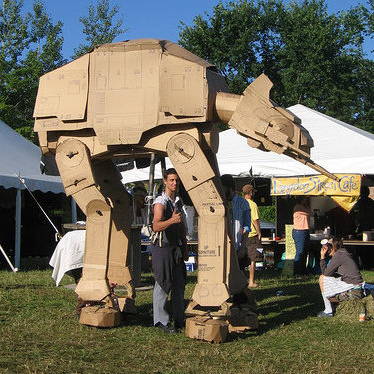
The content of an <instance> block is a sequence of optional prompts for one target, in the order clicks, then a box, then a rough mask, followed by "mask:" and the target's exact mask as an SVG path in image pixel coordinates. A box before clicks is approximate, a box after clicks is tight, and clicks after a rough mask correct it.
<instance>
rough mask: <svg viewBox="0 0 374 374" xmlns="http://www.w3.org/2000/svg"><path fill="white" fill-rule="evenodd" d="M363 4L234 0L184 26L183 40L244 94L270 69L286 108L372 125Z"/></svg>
mask: <svg viewBox="0 0 374 374" xmlns="http://www.w3.org/2000/svg"><path fill="white" fill-rule="evenodd" d="M370 1H372V0H370ZM363 9H364V8H362V7H361V6H360V7H354V8H352V9H350V10H349V11H346V12H342V13H338V14H331V15H330V14H328V12H327V6H326V2H325V0H302V1H301V0H299V1H291V2H290V3H288V4H286V3H285V2H283V1H278V0H258V1H253V0H252V1H245V0H241V1H236V2H229V3H227V4H219V5H217V6H216V7H215V8H214V9H213V14H212V15H211V16H209V15H205V16H204V17H203V16H197V17H195V19H194V21H193V25H192V26H186V25H185V24H182V26H181V33H180V43H181V44H182V45H183V46H184V47H185V48H187V49H189V50H191V51H192V52H194V53H196V54H198V55H201V56H202V57H204V58H205V59H207V60H209V61H210V62H212V63H213V64H215V65H217V67H218V69H219V70H220V71H221V73H223V74H224V75H225V76H226V78H227V80H228V83H229V86H230V88H231V90H233V91H234V92H236V93H241V92H242V91H243V89H244V88H245V87H246V86H247V85H248V84H249V83H250V82H251V81H252V80H253V79H254V78H255V77H256V76H258V75H259V74H260V73H262V72H265V73H266V74H267V75H269V76H270V78H271V79H272V81H273V82H274V84H275V87H274V91H273V97H274V98H275V99H276V101H278V102H279V103H280V104H282V105H283V106H290V105H293V104H297V103H301V104H304V105H306V106H308V107H311V108H313V109H316V110H318V111H321V112H323V113H326V114H328V115H331V116H333V117H336V118H339V119H341V120H343V121H346V122H349V123H352V124H355V125H357V126H362V127H365V129H367V130H370V125H369V122H370V116H372V114H371V115H370V108H372V104H373V101H372V100H373V98H372V90H370V84H371V86H372V83H373V76H370V72H372V64H373V61H371V60H367V59H366V58H365V57H364V54H363V49H362V43H363V40H364V34H365V30H366V29H367V28H365V27H366V26H365V12H364V11H363ZM366 19H367V17H366ZM367 23H368V22H367ZM373 126H374V125H373ZM373 130H374V129H373V128H371V131H373Z"/></svg>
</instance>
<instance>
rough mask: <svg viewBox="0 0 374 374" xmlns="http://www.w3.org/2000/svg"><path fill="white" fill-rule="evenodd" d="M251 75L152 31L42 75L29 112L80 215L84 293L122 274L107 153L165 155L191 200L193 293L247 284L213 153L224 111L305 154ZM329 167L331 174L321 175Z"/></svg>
mask: <svg viewBox="0 0 374 374" xmlns="http://www.w3.org/2000/svg"><path fill="white" fill-rule="evenodd" d="M271 87H272V83H271V82H270V80H269V79H268V78H267V77H266V76H265V75H262V76H260V77H259V78H258V79H257V80H256V81H254V82H253V83H252V84H251V85H250V86H248V88H247V89H246V90H245V92H244V93H243V95H233V94H229V93H227V86H226V83H225V80H224V78H223V77H222V76H221V75H219V73H218V72H217V71H216V69H215V68H214V66H212V65H210V64H209V63H207V62H206V61H204V60H202V59H201V58H199V57H197V56H195V55H193V54H192V53H190V52H188V51H186V50H185V49H183V48H181V47H179V46H178V45H176V44H174V43H171V42H168V41H161V40H155V39H144V40H134V41H129V42H122V43H116V44H106V45H102V46H100V47H98V48H96V49H94V50H93V51H92V52H90V53H88V54H86V55H84V56H82V57H80V58H79V59H77V60H75V61H72V62H71V63H69V64H67V65H65V66H62V67H61V68H59V69H56V70H55V71H52V72H50V73H48V74H46V75H44V76H43V77H42V78H41V79H40V86H39V91H38V97H37V101H36V106H35V112H34V116H35V118H36V122H35V131H36V132H38V136H39V141H40V146H41V149H42V151H43V153H44V154H45V155H53V157H54V156H55V158H56V162H57V166H58V169H59V173H60V175H61V178H62V181H63V183H64V187H65V191H66V194H67V195H71V196H73V197H74V199H75V200H76V201H77V203H78V204H79V206H80V208H81V209H82V210H83V212H85V213H86V215H87V238H86V254H85V262H84V270H83V277H82V279H81V281H80V283H79V285H78V287H77V291H76V292H77V293H78V295H79V296H80V297H81V298H83V299H85V300H100V299H101V298H103V297H105V295H107V294H108V293H109V289H108V280H109V281H110V282H113V283H118V284H122V285H127V286H128V290H129V293H128V298H129V299H131V298H132V291H131V289H132V288H131V274H130V271H129V269H128V266H127V249H128V243H129V232H130V214H129V201H128V196H127V193H126V192H125V191H124V188H123V186H122V184H121V181H120V175H119V173H118V171H117V169H116V167H115V166H114V164H113V162H112V159H113V158H114V157H121V158H129V159H133V158H141V157H145V156H149V155H150V154H151V153H157V154H160V155H163V156H166V155H167V156H168V157H169V158H170V160H171V162H172V163H173V165H174V167H175V168H176V170H177V172H178V174H179V176H180V178H181V181H182V183H183V185H184V187H185V188H186V190H187V191H188V193H189V195H190V197H191V199H192V201H193V204H194V206H195V208H196V210H197V212H198V216H199V223H198V235H199V249H198V255H199V272H198V283H197V285H196V287H195V290H194V293H193V302H194V303H195V305H200V306H208V307H209V306H211V307H220V306H222V305H223V304H224V303H225V302H226V301H227V300H228V299H229V298H230V296H231V295H233V294H238V293H240V292H242V291H243V289H245V288H246V279H245V278H244V276H243V275H242V273H241V272H240V271H239V268H238V264H237V259H236V255H235V253H234V251H233V248H232V245H231V240H230V235H229V229H228V227H229V224H228V222H227V211H226V204H225V201H224V197H223V194H222V189H221V184H220V181H219V178H218V176H219V172H218V168H217V164H216V159H215V153H216V152H217V149H218V133H217V130H216V128H215V126H214V125H213V123H214V122H217V121H223V122H225V123H228V124H229V125H230V126H231V127H233V128H235V129H237V131H238V132H239V133H240V134H241V135H243V136H245V137H246V138H247V139H248V144H249V145H251V146H254V147H257V148H259V149H262V150H266V151H274V152H277V153H284V154H287V155H289V156H291V157H293V158H295V159H297V160H299V161H301V162H304V163H307V164H308V165H310V166H312V167H314V168H316V169H317V170H319V171H322V172H324V173H327V172H326V171H324V170H323V169H321V168H319V167H318V165H315V164H314V163H313V162H312V161H311V160H310V159H309V151H310V148H311V147H312V146H313V142H312V139H311V138H310V136H309V134H308V132H307V131H306V130H305V129H304V128H303V127H302V126H301V125H300V121H299V120H298V119H297V118H296V117H295V116H294V115H293V114H292V113H290V112H288V111H287V110H285V109H283V108H280V107H278V106H277V105H276V104H275V103H273V102H272V101H271V100H270V99H269V92H270V89H271ZM330 176H331V175H330Z"/></svg>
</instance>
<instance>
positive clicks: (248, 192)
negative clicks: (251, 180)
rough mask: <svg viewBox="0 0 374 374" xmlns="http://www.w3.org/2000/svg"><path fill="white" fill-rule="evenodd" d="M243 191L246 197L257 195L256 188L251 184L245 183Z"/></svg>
mask: <svg viewBox="0 0 374 374" xmlns="http://www.w3.org/2000/svg"><path fill="white" fill-rule="evenodd" d="M242 192H243V194H244V197H246V198H249V199H252V198H253V196H254V195H255V192H256V189H255V188H254V187H253V185H251V184H245V185H244V186H243V188H242Z"/></svg>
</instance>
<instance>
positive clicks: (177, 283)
mask: <svg viewBox="0 0 374 374" xmlns="http://www.w3.org/2000/svg"><path fill="white" fill-rule="evenodd" d="M183 265H184V264H183ZM184 286H185V279H184V274H183V271H182V269H181V266H177V267H176V268H175V272H174V280H173V284H172V286H171V292H170V293H171V307H172V314H173V320H174V323H175V324H176V325H177V326H178V327H182V326H183V324H184ZM167 299H168V294H167V293H166V292H165V291H164V290H163V289H162V288H161V286H160V285H159V284H158V283H157V282H155V287H154V289H153V324H154V325H156V323H158V322H161V323H162V324H163V325H165V326H166V325H167V324H168V323H169V321H170V315H169V313H168V311H167V310H166V309H165V307H166V302H167Z"/></svg>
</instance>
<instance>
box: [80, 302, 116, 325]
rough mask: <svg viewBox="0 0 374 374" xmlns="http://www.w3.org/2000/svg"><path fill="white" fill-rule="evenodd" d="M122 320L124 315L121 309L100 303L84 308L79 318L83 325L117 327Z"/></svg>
mask: <svg viewBox="0 0 374 374" xmlns="http://www.w3.org/2000/svg"><path fill="white" fill-rule="evenodd" d="M121 321H122V315H121V313H120V312H119V311H117V310H115V309H113V308H105V307H101V306H98V305H96V306H86V307H84V308H82V311H81V314H80V318H79V322H80V323H81V324H82V325H88V326H95V327H117V326H119V325H120V323H121Z"/></svg>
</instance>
